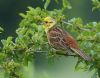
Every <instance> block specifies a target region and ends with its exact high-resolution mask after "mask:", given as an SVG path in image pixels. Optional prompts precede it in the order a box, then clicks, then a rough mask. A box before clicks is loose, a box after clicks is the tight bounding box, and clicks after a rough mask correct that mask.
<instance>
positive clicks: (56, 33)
mask: <svg viewBox="0 0 100 78" xmlns="http://www.w3.org/2000/svg"><path fill="white" fill-rule="evenodd" d="M63 33H64V32H63V31H62V30H61V29H59V28H54V29H52V30H51V31H50V32H49V33H48V35H49V40H50V43H51V44H53V46H54V45H55V47H56V46H57V47H58V48H62V49H68V45H66V44H65V40H64V36H63Z"/></svg>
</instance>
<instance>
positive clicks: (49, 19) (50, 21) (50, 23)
mask: <svg viewBox="0 0 100 78" xmlns="http://www.w3.org/2000/svg"><path fill="white" fill-rule="evenodd" d="M43 21H44V26H43V28H44V29H45V31H46V32H47V31H48V30H49V29H50V28H52V27H53V26H55V25H56V20H55V19H53V18H52V17H50V16H48V17H46V18H44V20H43Z"/></svg>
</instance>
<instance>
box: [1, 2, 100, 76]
mask: <svg viewBox="0 0 100 78" xmlns="http://www.w3.org/2000/svg"><path fill="white" fill-rule="evenodd" d="M51 1H52V2H51V3H50V5H49V7H48V8H47V9H48V10H52V9H54V8H58V9H59V8H60V7H61V5H60V4H59V5H60V6H59V5H57V4H55V2H54V0H51ZM59 1H61V0H59ZM69 1H70V2H71V5H72V7H73V8H72V9H71V10H67V11H65V14H66V15H67V16H68V17H67V18H68V19H71V18H73V17H81V18H82V19H83V20H84V23H87V22H92V21H100V13H99V12H98V11H94V12H92V2H91V0H69ZM43 4H44V2H42V0H9V1H7V0H0V25H1V27H3V28H4V30H5V31H4V32H3V34H1V36H0V39H6V38H7V36H16V34H15V30H16V29H17V28H18V24H19V22H20V21H21V17H20V16H19V13H21V12H22V13H23V12H25V11H26V10H27V7H28V6H32V7H41V8H43ZM76 62H77V58H74V57H64V56H62V57H60V58H56V59H55V60H54V61H53V62H48V60H47V59H46V58H44V56H43V55H42V54H36V59H35V60H34V63H32V64H30V65H29V67H25V72H24V74H25V76H26V78H33V77H34V78H90V77H91V75H92V72H89V71H86V72H84V71H82V70H80V71H75V69H74V67H75V64H76ZM0 78H3V77H2V76H0Z"/></svg>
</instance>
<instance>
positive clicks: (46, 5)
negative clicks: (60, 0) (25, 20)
mask: <svg viewBox="0 0 100 78" xmlns="http://www.w3.org/2000/svg"><path fill="white" fill-rule="evenodd" d="M50 2H51V0H46V2H45V4H44V9H47V7H48V6H49V4H50Z"/></svg>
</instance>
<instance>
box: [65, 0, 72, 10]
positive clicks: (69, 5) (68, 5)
mask: <svg viewBox="0 0 100 78" xmlns="http://www.w3.org/2000/svg"><path fill="white" fill-rule="evenodd" d="M63 8H64V9H65V8H68V9H71V8H72V7H71V4H70V3H69V2H68V0H63Z"/></svg>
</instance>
